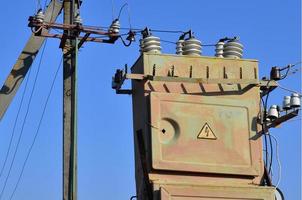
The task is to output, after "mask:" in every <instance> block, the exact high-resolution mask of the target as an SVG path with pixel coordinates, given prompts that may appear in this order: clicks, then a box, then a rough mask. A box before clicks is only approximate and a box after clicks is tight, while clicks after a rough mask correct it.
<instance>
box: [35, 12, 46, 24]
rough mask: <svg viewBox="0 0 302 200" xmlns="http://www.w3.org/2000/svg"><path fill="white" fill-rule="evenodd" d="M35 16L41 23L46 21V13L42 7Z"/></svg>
mask: <svg viewBox="0 0 302 200" xmlns="http://www.w3.org/2000/svg"><path fill="white" fill-rule="evenodd" d="M35 17H36V20H37V21H38V22H40V23H43V22H44V18H45V15H44V13H43V11H42V9H40V10H39V11H38V13H37V14H36V16H35Z"/></svg>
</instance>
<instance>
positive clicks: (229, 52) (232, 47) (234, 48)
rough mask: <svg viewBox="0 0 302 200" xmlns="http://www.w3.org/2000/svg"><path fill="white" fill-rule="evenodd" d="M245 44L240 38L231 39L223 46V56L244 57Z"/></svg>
mask: <svg viewBox="0 0 302 200" xmlns="http://www.w3.org/2000/svg"><path fill="white" fill-rule="evenodd" d="M242 55H243V45H242V44H241V43H239V41H238V40H231V41H229V42H227V43H225V44H224V46H223V57H224V58H237V59H240V58H242Z"/></svg>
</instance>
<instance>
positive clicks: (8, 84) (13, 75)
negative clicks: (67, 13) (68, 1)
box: [0, 0, 63, 120]
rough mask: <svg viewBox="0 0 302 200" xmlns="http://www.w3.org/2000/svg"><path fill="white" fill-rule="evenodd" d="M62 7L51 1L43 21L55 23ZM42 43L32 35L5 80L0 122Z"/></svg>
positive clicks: (55, 1) (41, 38) (59, 3)
mask: <svg viewBox="0 0 302 200" xmlns="http://www.w3.org/2000/svg"><path fill="white" fill-rule="evenodd" d="M62 6H63V4H62V2H61V1H58V0H52V1H51V2H50V4H49V5H48V7H47V10H46V12H45V21H46V22H50V23H53V22H55V20H56V19H57V17H58V15H59V14H60V13H61V10H62ZM42 31H43V32H48V31H49V30H47V29H43V30H42ZM44 41H45V38H43V37H37V36H35V35H34V34H32V35H31V36H30V38H29V40H28V41H27V44H26V45H25V47H24V49H23V50H22V52H21V54H20V55H19V58H18V59H17V62H16V63H15V65H14V66H13V68H12V70H11V72H10V74H9V75H8V77H7V79H6V80H5V82H4V84H3V86H2V88H1V90H0V120H1V119H2V118H3V116H4V114H5V112H6V110H7V108H8V106H9V105H10V103H11V102H12V100H13V98H14V96H15V95H16V93H17V91H18V89H19V87H20V85H21V83H22V81H23V80H24V78H25V76H26V74H27V72H28V70H29V68H30V67H31V65H32V63H33V62H34V60H35V58H36V56H37V54H38V53H39V50H40V48H41V46H42V45H43V43H44Z"/></svg>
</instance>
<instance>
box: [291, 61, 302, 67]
mask: <svg viewBox="0 0 302 200" xmlns="http://www.w3.org/2000/svg"><path fill="white" fill-rule="evenodd" d="M301 63H302V61H299V62H296V63H295V64H292V65H291V66H292V67H295V66H297V65H299V64H301Z"/></svg>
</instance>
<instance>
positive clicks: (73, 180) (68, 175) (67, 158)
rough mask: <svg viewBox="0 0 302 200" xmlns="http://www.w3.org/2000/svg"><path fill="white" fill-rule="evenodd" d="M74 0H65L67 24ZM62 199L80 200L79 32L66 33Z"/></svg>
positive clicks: (74, 12)
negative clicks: (78, 171)
mask: <svg viewBox="0 0 302 200" xmlns="http://www.w3.org/2000/svg"><path fill="white" fill-rule="evenodd" d="M76 2H77V1H76ZM76 2H75V0H64V24H71V25H72V24H73V23H74V17H75V14H76V12H77V10H78V5H77V3H76ZM64 34H65V35H66V36H67V39H66V42H65V43H64V46H63V59H64V64H63V65H64V69H63V77H64V83H63V84H64V86H63V87H64V94H63V98H64V100H63V101H64V102H63V107H64V116H63V120H64V121H63V145H64V146H63V200H77V56H78V41H77V33H75V32H74V31H72V30H67V31H65V32H64Z"/></svg>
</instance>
